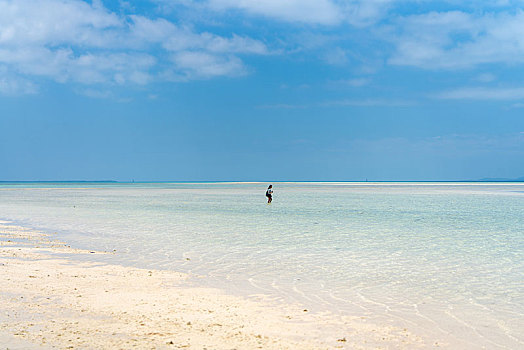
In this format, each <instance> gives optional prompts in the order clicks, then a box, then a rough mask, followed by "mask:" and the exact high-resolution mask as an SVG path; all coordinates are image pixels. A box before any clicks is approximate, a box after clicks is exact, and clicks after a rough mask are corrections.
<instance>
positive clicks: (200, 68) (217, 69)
mask: <svg viewBox="0 0 524 350" xmlns="http://www.w3.org/2000/svg"><path fill="white" fill-rule="evenodd" d="M173 62H174V63H175V64H176V67H177V68H178V70H179V71H181V72H182V73H183V74H184V77H185V78H187V79H192V78H193V79H194V78H211V77H216V76H239V75H243V74H245V73H246V68H245V67H244V65H243V64H242V61H241V60H240V59H238V58H237V57H235V56H229V57H224V56H217V55H213V54H209V53H206V52H194V51H184V52H179V53H177V54H175V55H174V56H173Z"/></svg>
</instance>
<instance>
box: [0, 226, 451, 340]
mask: <svg viewBox="0 0 524 350" xmlns="http://www.w3.org/2000/svg"><path fill="white" fill-rule="evenodd" d="M100 254H105V255H107V254H118V253H113V252H95V251H86V250H80V249H75V248H74V247H69V246H68V245H67V244H65V243H63V242H59V241H57V240H56V239H55V237H54V236H53V235H48V234H44V233H42V232H38V231H35V230H31V229H27V228H24V227H19V226H16V225H13V224H11V223H9V222H0V285H1V288H0V344H2V346H0V350H3V349H5V348H9V349H32V348H34V349H77V348H78V349H129V348H137V349H340V348H345V349H377V348H380V349H418V348H427V347H440V346H443V345H445V344H427V343H425V342H424V340H423V338H421V337H420V336H417V335H415V334H412V333H410V332H409V330H407V329H400V328H397V327H393V326H389V325H375V324H371V323H368V322H367V320H366V318H363V317H359V316H341V315H335V314H332V313H328V312H325V313H313V312H310V311H309V310H307V309H304V306H300V305H281V304H276V303H275V302H273V301H271V300H266V299H264V297H263V296H251V297H249V298H241V297H237V296H230V295H226V294H224V293H223V292H222V291H220V290H218V289H211V288H200V287H195V286H194V284H193V283H191V282H190V281H189V278H188V276H187V275H185V274H182V273H178V272H174V271H160V270H148V269H140V268H134V267H126V266H120V265H116V264H114V265H112V264H107V263H101V262H97V256H100ZM106 257H107V256H106ZM104 261H107V259H104Z"/></svg>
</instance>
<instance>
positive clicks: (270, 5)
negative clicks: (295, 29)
mask: <svg viewBox="0 0 524 350" xmlns="http://www.w3.org/2000/svg"><path fill="white" fill-rule="evenodd" d="M209 5H210V7H211V8H212V9H215V10H226V9H239V10H243V11H246V12H247V13H250V14H253V15H262V16H266V17H271V18H276V19H279V20H284V21H291V22H303V23H311V24H324V25H333V24H337V23H340V22H341V21H342V19H343V16H342V13H341V12H340V8H339V7H338V6H337V5H335V4H334V3H333V2H332V1H329V0H285V1H283V0H264V1H260V0H209Z"/></svg>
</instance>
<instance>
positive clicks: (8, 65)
mask: <svg viewBox="0 0 524 350" xmlns="http://www.w3.org/2000/svg"><path fill="white" fill-rule="evenodd" d="M523 78H524V1H516V0H514V1H512V0H507V1H467V0H465V1H452V0H449V1H424V0H418V1H410V0H366V1H364V0H288V1H284V0H266V1H255V0H236V1H234V0H200V1H197V0H141V1H107V0H106V1H81V0H33V1H29V0H0V180H102V179H112V180H121V181H126V180H131V179H135V180H136V181H147V180H152V181H168V180H199V181H202V180H245V181H250V180H261V181H278V180H365V179H366V178H367V179H369V180H470V179H479V178H486V177H490V178H493V177H497V178H517V177H522V176H524V79H523Z"/></svg>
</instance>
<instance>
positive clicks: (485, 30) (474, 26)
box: [389, 10, 524, 69]
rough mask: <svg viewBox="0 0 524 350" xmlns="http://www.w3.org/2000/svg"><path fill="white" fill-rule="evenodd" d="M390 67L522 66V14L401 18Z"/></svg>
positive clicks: (523, 39) (523, 31) (523, 22)
mask: <svg viewBox="0 0 524 350" xmlns="http://www.w3.org/2000/svg"><path fill="white" fill-rule="evenodd" d="M392 32H394V34H393V35H392V36H391V37H390V40H391V41H392V42H393V43H394V44H395V46H396V50H395V53H394V54H393V56H392V57H391V58H390V59H389V63H390V64H394V65H407V66H416V67H421V68H427V69H441V68H445V69H459V68H468V67H472V66H475V65H479V64H488V63H506V64H513V63H524V11H522V10H516V11H514V12H513V13H485V14H481V15H477V14H469V13H465V12H460V11H452V12H433V13H428V14H423V15H416V16H408V17H403V18H401V19H399V20H398V22H397V23H396V28H395V29H393V30H392Z"/></svg>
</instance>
